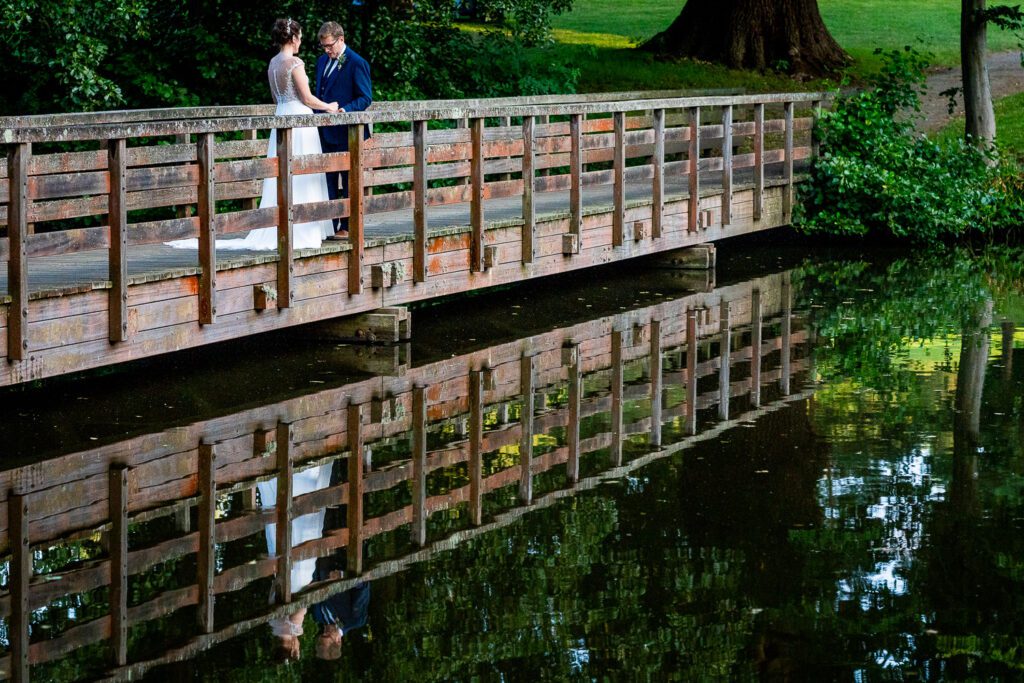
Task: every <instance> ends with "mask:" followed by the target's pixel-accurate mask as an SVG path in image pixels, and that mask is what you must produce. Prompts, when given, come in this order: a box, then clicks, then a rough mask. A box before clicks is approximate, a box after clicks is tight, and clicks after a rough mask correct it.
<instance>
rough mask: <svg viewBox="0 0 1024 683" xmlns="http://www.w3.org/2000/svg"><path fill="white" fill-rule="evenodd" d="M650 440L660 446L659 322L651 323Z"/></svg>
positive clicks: (654, 444)
mask: <svg viewBox="0 0 1024 683" xmlns="http://www.w3.org/2000/svg"><path fill="white" fill-rule="evenodd" d="M650 366H651V439H650V443H651V445H652V446H660V445H661V321H660V320H652V321H651V356H650Z"/></svg>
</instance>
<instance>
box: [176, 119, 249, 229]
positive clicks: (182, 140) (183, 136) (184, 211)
mask: <svg viewBox="0 0 1024 683" xmlns="http://www.w3.org/2000/svg"><path fill="white" fill-rule="evenodd" d="M255 132H256V131H253V133H255ZM189 142H191V136H190V135H189V134H188V133H179V134H178V135H175V136H174V144H176V145H187V144H189ZM253 208H256V207H255V206H254V207H253ZM174 213H175V215H176V216H177V217H178V218H188V217H189V216H191V215H192V205H191V204H185V205H183V206H177V207H175V212H174Z"/></svg>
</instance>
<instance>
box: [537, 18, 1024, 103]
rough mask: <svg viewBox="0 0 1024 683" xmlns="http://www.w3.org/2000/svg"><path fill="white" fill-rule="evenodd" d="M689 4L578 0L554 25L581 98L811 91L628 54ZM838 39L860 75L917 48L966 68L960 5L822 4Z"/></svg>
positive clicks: (995, 34)
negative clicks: (576, 71) (576, 72)
mask: <svg viewBox="0 0 1024 683" xmlns="http://www.w3.org/2000/svg"><path fill="white" fill-rule="evenodd" d="M682 5H683V0H639V1H637V2H633V3H631V4H629V5H628V10H627V11H623V10H624V7H623V4H622V3H621V2H619V1H618V0H576V1H575V4H574V9H573V10H572V11H571V12H569V13H568V14H565V15H562V16H559V17H555V18H554V22H553V25H554V29H555V40H556V41H557V42H556V45H555V47H554V48H552V50H553V52H554V54H555V55H556V56H557V58H558V59H562V60H564V61H565V62H568V63H573V64H577V65H578V66H579V68H580V71H581V82H580V89H581V90H582V91H585V92H586V91H601V90H647V89H663V88H712V87H739V88H745V89H748V90H775V89H780V88H782V89H807V88H808V87H813V85H814V84H800V83H794V82H793V81H791V80H790V79H787V78H784V77H780V76H775V75H767V76H762V75H757V74H749V73H746V72H740V71H730V70H727V69H721V68H718V67H712V66H709V65H706V64H699V63H696V62H689V61H679V62H659V61H657V60H653V59H651V58H650V57H649V56H647V55H644V54H642V53H638V52H636V51H633V50H631V49H629V48H631V47H632V46H634V45H636V44H638V43H640V42H642V41H643V40H646V39H647V38H650V37H651V36H653V35H654V34H655V33H657V32H659V31H661V30H663V29H664V28H666V27H667V26H668V25H669V24H670V23H672V20H673V19H675V17H676V16H677V15H678V14H679V10H680V9H681V8H682ZM819 7H820V8H821V13H822V16H823V17H824V19H825V23H826V24H827V25H828V27H829V30H830V31H831V32H832V35H833V36H835V38H836V40H838V41H839V43H840V44H841V45H842V46H843V47H844V48H845V49H846V50H847V52H849V53H850V55H851V56H852V57H853V58H854V60H855V64H854V66H853V69H852V71H853V73H854V74H855V75H859V74H862V73H867V72H870V71H872V70H873V69H874V67H875V66H876V65H877V60H876V58H875V57H874V55H873V54H872V52H873V51H874V49H875V48H876V47H882V48H885V49H892V48H900V47H902V46H904V45H908V44H909V45H912V46H915V47H916V48H917V49H918V50H920V51H921V52H930V53H931V54H933V55H934V62H935V64H936V65H951V64H956V63H958V62H959V50H960V48H959V45H960V42H959V41H960V38H959V32H960V2H959V1H958V0H899V1H898V2H893V0H819ZM989 47H990V49H992V50H1010V49H1015V48H1016V41H1015V39H1014V37H1013V36H1012V35H1011V34H1008V33H1006V32H1003V31H999V30H990V32H989Z"/></svg>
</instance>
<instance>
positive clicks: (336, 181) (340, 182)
mask: <svg viewBox="0 0 1024 683" xmlns="http://www.w3.org/2000/svg"><path fill="white" fill-rule="evenodd" d="M320 147H321V149H322V150H323V151H324V152H347V151H348V145H335V144H331V143H330V142H327V141H325V140H324V139H323V136H321V138H320ZM324 175H326V176H327V197H328V198H329V199H339V198H341V199H346V198H347V197H348V171H330V172H328V173H326V174H324ZM339 191H340V192H339ZM340 230H348V218H340V219H339V218H335V219H334V232H338V231H340Z"/></svg>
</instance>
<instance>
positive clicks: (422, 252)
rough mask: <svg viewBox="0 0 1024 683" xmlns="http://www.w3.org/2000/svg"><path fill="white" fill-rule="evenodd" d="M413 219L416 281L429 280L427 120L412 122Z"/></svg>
mask: <svg viewBox="0 0 1024 683" xmlns="http://www.w3.org/2000/svg"><path fill="white" fill-rule="evenodd" d="M412 144H413V167H412V192H413V203H412V219H413V231H414V233H415V243H414V245H413V250H412V272H413V281H414V282H426V281H427V122H426V121H413V122H412Z"/></svg>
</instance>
